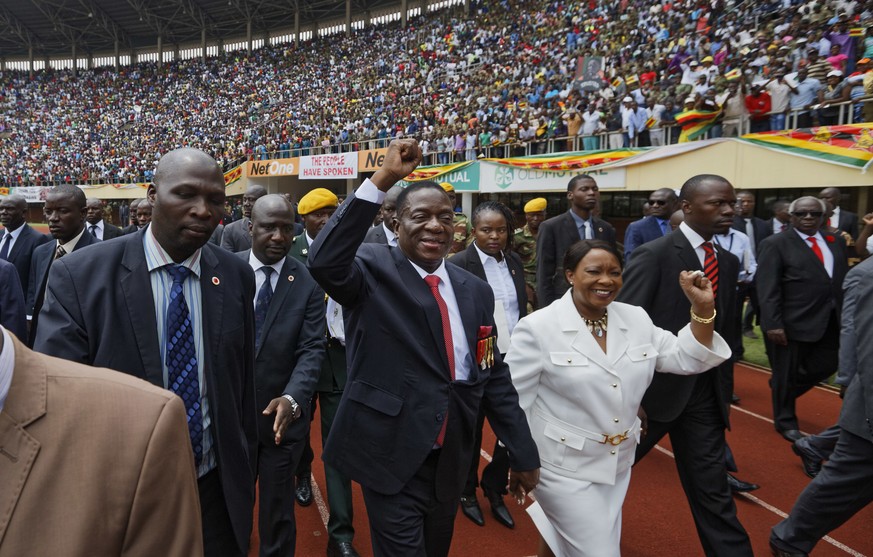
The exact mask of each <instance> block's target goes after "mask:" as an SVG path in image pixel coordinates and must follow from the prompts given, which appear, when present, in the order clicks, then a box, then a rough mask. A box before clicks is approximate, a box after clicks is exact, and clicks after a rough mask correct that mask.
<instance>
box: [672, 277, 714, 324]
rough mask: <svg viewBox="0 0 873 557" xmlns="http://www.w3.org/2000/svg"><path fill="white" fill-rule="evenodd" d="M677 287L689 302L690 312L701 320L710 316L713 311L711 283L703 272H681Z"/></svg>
mask: <svg viewBox="0 0 873 557" xmlns="http://www.w3.org/2000/svg"><path fill="white" fill-rule="evenodd" d="M679 286H681V287H682V292H684V293H685V297H686V298H688V301H689V302H691V310H692V311H694V313H696V314H697V315H699V316H700V317H703V318H707V317H709V316H710V315H712V312H713V310H714V309H715V295H714V294H713V292H712V283H711V282H710V280H709V279H708V278H707V277H706V275H704V274H703V271H681V272H680V273H679Z"/></svg>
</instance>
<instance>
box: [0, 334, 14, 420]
mask: <svg viewBox="0 0 873 557" xmlns="http://www.w3.org/2000/svg"><path fill="white" fill-rule="evenodd" d="M0 333H2V334H3V350H2V351H0V412H2V411H3V406H4V405H5V404H6V396H7V395H9V387H11V386H12V371H13V370H14V369H15V348H13V347H12V335H10V334H9V333H8V332H7V331H6V329H4V328H3V327H0Z"/></svg>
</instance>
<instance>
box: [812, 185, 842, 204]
mask: <svg viewBox="0 0 873 557" xmlns="http://www.w3.org/2000/svg"><path fill="white" fill-rule="evenodd" d="M818 196H819V198H821V199H823V200H825V201H827V202H828V203H830V204H831V205H833V206H834V208H836V207H839V206H840V200H841V199H842V197H843V196H842V194H840V190H839V189H838V188H825V189H823V190H821V191H820V192H819V194H818Z"/></svg>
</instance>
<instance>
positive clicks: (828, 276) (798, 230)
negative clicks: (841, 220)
mask: <svg viewBox="0 0 873 557" xmlns="http://www.w3.org/2000/svg"><path fill="white" fill-rule="evenodd" d="M789 211H790V212H791V226H790V227H789V228H788V230H786V231H785V232H783V233H781V234H776V235H775V236H772V237H770V238H768V239H767V240H765V241H764V242H763V243H762V244H761V257H760V258H759V261H758V281H757V283H758V284H757V288H758V300H759V301H760V303H761V328H762V329H763V330H764V332H765V333H766V335H767V341H768V342H769V350H768V355H769V357H770V367H771V368H772V370H773V375H772V377H771V379H770V387H771V389H772V394H773V420H774V425H775V426H776V431H778V432H779V433H781V434H782V436H783V437H785V438H786V439H787V440H789V441H792V442H793V441H796V440H797V439H799V438H800V436H801V434H800V431H799V429H800V428H799V427H798V424H797V414H796V413H795V401H796V400H797V398H798V397H799V396H801V395H802V394H804V393H806V392H807V391H808V390H809V389H811V388H812V387H814V386H815V385H817V384H818V383H819V382H820V381H823V380H824V379H826V378H828V377H830V376H831V375H832V374H833V373H834V372H835V371H836V370H837V363H838V352H839V339H840V311H841V308H842V300H843V293H842V285H843V279H844V278H845V276H846V272H847V271H848V263H847V258H846V251H845V246H844V245H843V241H842V238H841V237H840V236H830V235H822V234H821V233H820V232H819V230H820V228H821V227H822V225H823V223H824V215H825V213H826V207H825V203H824V201H822V200H821V199H817V198H815V197H801V198H800V199H796V200H795V201H794V202H792V204H791V207H789ZM809 238H812V239H811V240H810V239H809Z"/></svg>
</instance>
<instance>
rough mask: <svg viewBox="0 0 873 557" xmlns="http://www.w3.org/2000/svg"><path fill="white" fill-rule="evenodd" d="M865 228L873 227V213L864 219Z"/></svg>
mask: <svg viewBox="0 0 873 557" xmlns="http://www.w3.org/2000/svg"><path fill="white" fill-rule="evenodd" d="M863 220H864V226H873V213H867V214H866V215H864V217H863Z"/></svg>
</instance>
